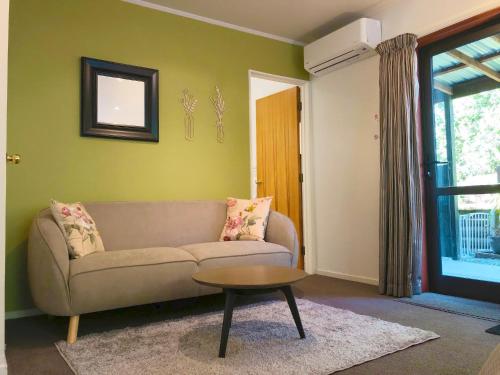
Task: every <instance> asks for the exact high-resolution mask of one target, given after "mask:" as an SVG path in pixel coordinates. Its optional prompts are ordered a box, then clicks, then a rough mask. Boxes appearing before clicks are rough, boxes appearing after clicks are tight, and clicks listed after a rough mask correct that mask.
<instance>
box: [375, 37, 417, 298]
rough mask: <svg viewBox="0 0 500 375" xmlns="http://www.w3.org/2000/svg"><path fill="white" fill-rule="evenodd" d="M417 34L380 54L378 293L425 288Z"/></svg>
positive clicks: (396, 41) (395, 42)
mask: <svg viewBox="0 0 500 375" xmlns="http://www.w3.org/2000/svg"><path fill="white" fill-rule="evenodd" d="M416 46H417V37H416V35H413V34H404V35H400V36H397V37H396V38H393V39H390V40H387V41H384V42H382V43H381V44H379V45H378V47H377V52H378V54H379V55H380V71H379V80H380V81H379V85H380V134H381V136H380V227H379V231H380V233H379V236H380V245H379V246H380V274H379V280H380V281H379V289H380V293H382V294H387V295H391V296H396V297H409V296H411V295H413V294H419V293H420V292H421V258H422V201H421V181H420V174H419V163H418V148H417V108H418V77H417V56H416V51H415V48H416Z"/></svg>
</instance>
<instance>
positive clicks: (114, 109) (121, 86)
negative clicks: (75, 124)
mask: <svg viewBox="0 0 500 375" xmlns="http://www.w3.org/2000/svg"><path fill="white" fill-rule="evenodd" d="M144 98H145V83H144V82H143V81H136V80H131V79H124V78H118V77H109V76H105V75H98V76H97V122H98V123H100V124H107V125H120V126H137V127H145V123H144V121H145V100H144Z"/></svg>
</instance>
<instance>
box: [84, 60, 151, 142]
mask: <svg viewBox="0 0 500 375" xmlns="http://www.w3.org/2000/svg"><path fill="white" fill-rule="evenodd" d="M81 69H82V88H81V89H82V91H81V127H80V134H81V135H82V136H84V137H102V138H118V139H132V140H139V141H150V142H158V141H159V131H158V75H159V73H158V70H155V69H150V68H143V67H138V66H132V65H126V64H120V63H115V62H111V61H104V60H97V59H92V58H89V57H82V60H81Z"/></svg>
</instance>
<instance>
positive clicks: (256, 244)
mask: <svg viewBox="0 0 500 375" xmlns="http://www.w3.org/2000/svg"><path fill="white" fill-rule="evenodd" d="M181 248H182V249H184V250H186V251H187V252H189V253H190V254H191V255H192V256H193V257H194V258H195V259H196V260H197V261H198V266H199V267H200V269H203V268H214V267H226V266H236V265H255V264H269V265H281V266H291V264H292V253H291V252H290V251H289V250H288V249H287V248H286V247H283V246H281V245H276V244H274V243H269V242H261V241H226V242H206V243H196V244H189V245H183V246H181Z"/></svg>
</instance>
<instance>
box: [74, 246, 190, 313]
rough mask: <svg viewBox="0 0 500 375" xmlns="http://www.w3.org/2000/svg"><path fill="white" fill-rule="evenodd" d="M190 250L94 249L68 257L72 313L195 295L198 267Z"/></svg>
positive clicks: (162, 248) (160, 248)
mask: <svg viewBox="0 0 500 375" xmlns="http://www.w3.org/2000/svg"><path fill="white" fill-rule="evenodd" d="M196 262H197V261H196V259H195V258H194V257H193V256H192V255H191V254H189V252H187V251H185V250H182V249H177V248H170V247H156V248H146V249H133V250H117V251H106V252H101V253H93V254H90V255H87V256H85V257H82V258H79V259H74V260H71V261H70V277H69V289H70V293H71V308H72V310H73V311H74V312H75V313H78V314H83V313H86V312H92V311H100V310H108V309H114V308H118V307H125V306H130V305H140V304H146V303H153V302H160V301H166V300H171V299H178V298H186V297H192V296H194V295H197V292H198V285H197V284H196V283H195V282H194V281H193V280H192V278H191V275H192V274H193V273H194V272H196V271H197V270H198V266H197V263H196Z"/></svg>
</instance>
